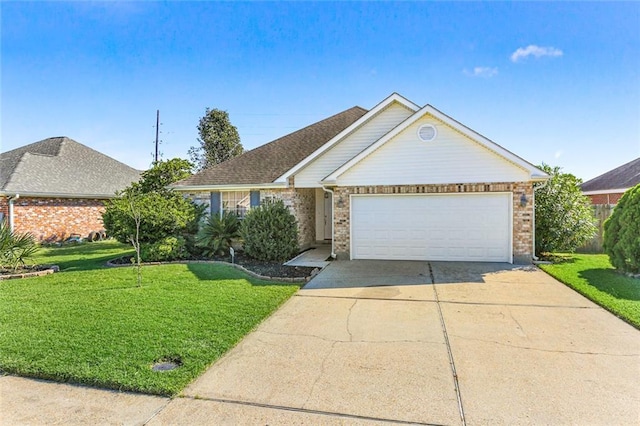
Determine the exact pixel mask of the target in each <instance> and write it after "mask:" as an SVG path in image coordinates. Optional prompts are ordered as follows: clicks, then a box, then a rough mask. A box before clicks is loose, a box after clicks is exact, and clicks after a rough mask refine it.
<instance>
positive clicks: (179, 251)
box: [140, 237, 188, 262]
mask: <svg viewBox="0 0 640 426" xmlns="http://www.w3.org/2000/svg"><path fill="white" fill-rule="evenodd" d="M187 255H188V253H187V248H186V243H185V240H184V238H182V237H166V238H163V239H161V240H160V241H156V242H153V243H143V244H141V245H140V257H141V258H142V260H143V261H144V262H167V261H171V260H180V259H184V258H186V257H187Z"/></svg>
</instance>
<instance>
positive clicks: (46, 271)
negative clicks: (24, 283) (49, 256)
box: [0, 265, 60, 281]
mask: <svg viewBox="0 0 640 426" xmlns="http://www.w3.org/2000/svg"><path fill="white" fill-rule="evenodd" d="M58 271H60V268H59V267H58V266H57V265H51V266H50V267H49V268H47V269H43V270H41V271H34V272H25V273H22V274H7V275H0V281H2V280H16V279H20V278H31V277H43V276H45V275H51V274H53V273H55V272H58Z"/></svg>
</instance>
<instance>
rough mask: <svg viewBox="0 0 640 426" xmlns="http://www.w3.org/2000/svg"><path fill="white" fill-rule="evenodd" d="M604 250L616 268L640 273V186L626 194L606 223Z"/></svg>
mask: <svg viewBox="0 0 640 426" xmlns="http://www.w3.org/2000/svg"><path fill="white" fill-rule="evenodd" d="M603 248H604V251H605V253H607V254H608V255H609V260H610V261H611V264H612V265H613V266H614V267H616V268H617V269H619V270H621V271H623V272H629V273H632V274H638V273H640V184H639V185H636V186H635V187H633V188H631V189H629V190H628V191H627V192H625V193H624V195H623V196H622V198H621V199H620V201H619V202H618V204H617V205H616V207H615V208H614V209H613V213H611V216H609V218H608V219H607V221H606V222H605V223H604V244H603Z"/></svg>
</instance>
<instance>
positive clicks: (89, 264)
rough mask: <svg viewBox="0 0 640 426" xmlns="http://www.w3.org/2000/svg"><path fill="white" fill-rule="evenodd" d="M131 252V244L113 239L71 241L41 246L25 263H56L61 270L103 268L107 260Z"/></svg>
mask: <svg viewBox="0 0 640 426" xmlns="http://www.w3.org/2000/svg"><path fill="white" fill-rule="evenodd" d="M133 253H134V252H133V248H132V247H131V245H126V244H121V243H119V242H117V241H114V240H107V241H101V242H98V243H81V244H75V243H71V244H65V245H64V246H62V247H51V248H42V249H40V251H39V252H38V253H36V255H35V256H34V257H32V258H30V259H28V261H27V264H36V265H37V264H52V265H58V266H59V267H60V270H61V271H84V270H90V269H98V268H103V267H104V266H105V263H106V262H107V261H108V260H111V259H115V258H116V257H120V256H124V255H131V254H133Z"/></svg>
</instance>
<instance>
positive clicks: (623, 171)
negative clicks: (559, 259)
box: [580, 158, 640, 253]
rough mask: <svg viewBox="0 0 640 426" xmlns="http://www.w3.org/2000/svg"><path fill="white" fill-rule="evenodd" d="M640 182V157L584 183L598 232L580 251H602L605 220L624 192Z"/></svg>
mask: <svg viewBox="0 0 640 426" xmlns="http://www.w3.org/2000/svg"><path fill="white" fill-rule="evenodd" d="M639 183H640V158H636V159H635V160H633V161H630V162H628V163H626V164H623V165H622V166H620V167H616V168H615V169H613V170H609V171H608V172H606V173H604V174H601V175H600V176H596V177H594V178H593V179H591V180H588V181H587V182H585V183H583V184H582V185H581V186H580V188H581V189H582V193H583V194H584V195H586V196H587V197H589V199H590V200H591V204H592V205H593V213H594V215H595V217H596V220H597V224H598V232H597V233H596V235H595V236H594V237H593V238H592V240H591V241H589V242H588V243H587V244H586V245H585V246H584V247H581V248H580V251H585V252H589V253H602V243H603V241H604V222H605V221H606V220H607V219H608V218H609V216H611V213H612V212H613V209H614V207H615V205H616V204H618V201H620V198H622V194H624V193H625V192H627V190H629V189H630V188H633V187H634V186H636V185H637V184H639Z"/></svg>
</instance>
